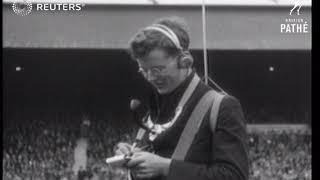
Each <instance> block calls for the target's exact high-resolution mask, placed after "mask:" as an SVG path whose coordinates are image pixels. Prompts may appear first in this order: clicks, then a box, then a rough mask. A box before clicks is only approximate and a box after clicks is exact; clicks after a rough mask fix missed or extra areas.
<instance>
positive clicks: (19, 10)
mask: <svg viewBox="0 0 320 180" xmlns="http://www.w3.org/2000/svg"><path fill="white" fill-rule="evenodd" d="M12 9H13V12H14V13H16V14H17V15H19V16H26V15H28V14H30V13H31V10H32V4H31V3H30V2H29V1H28V0H23V2H14V3H13V4H12Z"/></svg>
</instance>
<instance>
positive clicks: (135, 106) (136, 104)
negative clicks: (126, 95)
mask: <svg viewBox="0 0 320 180" xmlns="http://www.w3.org/2000/svg"><path fill="white" fill-rule="evenodd" d="M140 105H141V101H140V100H138V99H132V100H131V101H130V109H131V111H133V112H134V113H135V112H136V111H137V109H138V107H140Z"/></svg>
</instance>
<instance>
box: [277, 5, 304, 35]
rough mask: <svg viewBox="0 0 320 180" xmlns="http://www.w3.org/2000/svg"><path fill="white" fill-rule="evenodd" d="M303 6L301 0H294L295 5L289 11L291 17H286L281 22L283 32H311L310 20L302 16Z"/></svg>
mask: <svg viewBox="0 0 320 180" xmlns="http://www.w3.org/2000/svg"><path fill="white" fill-rule="evenodd" d="M301 7H302V4H301V0H294V5H293V7H292V8H291V10H290V12H289V15H290V17H288V18H286V19H285V20H284V22H283V23H281V24H280V32H281V33H290V34H302V33H309V23H308V21H307V20H306V19H304V18H302V17H301V16H300V15H301V13H300V9H301Z"/></svg>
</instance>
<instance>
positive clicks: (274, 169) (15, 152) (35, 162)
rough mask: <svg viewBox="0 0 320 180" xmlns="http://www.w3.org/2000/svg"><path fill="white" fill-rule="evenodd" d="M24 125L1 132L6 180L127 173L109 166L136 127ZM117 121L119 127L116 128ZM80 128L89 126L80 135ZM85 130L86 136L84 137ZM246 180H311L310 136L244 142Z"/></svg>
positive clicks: (96, 178) (261, 136)
mask: <svg viewBox="0 0 320 180" xmlns="http://www.w3.org/2000/svg"><path fill="white" fill-rule="evenodd" d="M116 122H118V123H115V121H107V120H91V121H90V123H89V124H85V125H83V123H82V120H79V121H78V122H70V121H60V122H49V121H39V120H33V121H27V122H25V123H20V122H19V123H16V126H14V127H4V129H3V130H4V131H3V148H4V149H3V166H2V168H3V171H2V172H3V175H2V178H3V179H4V180H78V179H79V180H81V179H90V180H102V179H107V180H114V179H118V180H122V179H125V178H126V175H127V172H126V170H125V169H116V168H112V167H108V166H106V164H105V158H106V157H110V156H112V155H113V152H114V149H113V148H114V145H115V144H116V143H117V142H119V141H131V140H132V137H134V135H135V132H136V131H135V130H136V127H133V126H136V125H131V124H129V125H128V123H121V121H116ZM119 122H120V123H119ZM83 126H84V127H87V129H86V130H83ZM82 131H85V132H82ZM81 136H84V138H86V139H88V149H87V156H88V158H87V164H86V167H81V168H80V169H81V170H80V171H79V172H78V174H75V173H74V171H73V164H74V149H75V147H76V142H77V140H78V139H79V138H80V137H81ZM248 143H249V146H250V151H249V157H250V166H251V168H250V180H260V179H261V180H265V179H266V180H267V179H268V180H269V179H277V180H282V179H283V180H311V135H310V134H308V133H293V132H281V133H278V132H266V133H262V132H259V133H258V132H257V133H254V132H253V133H250V134H249V137H248Z"/></svg>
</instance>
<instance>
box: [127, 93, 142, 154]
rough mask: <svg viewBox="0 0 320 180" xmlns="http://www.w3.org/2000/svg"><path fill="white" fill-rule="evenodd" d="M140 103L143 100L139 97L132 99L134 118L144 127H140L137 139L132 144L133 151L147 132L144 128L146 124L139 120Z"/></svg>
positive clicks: (131, 107)
mask: <svg viewBox="0 0 320 180" xmlns="http://www.w3.org/2000/svg"><path fill="white" fill-rule="evenodd" d="M140 105H141V101H140V100H138V99H132V100H131V101H130V109H131V111H132V112H133V120H134V121H135V122H137V123H138V124H139V125H140V126H141V127H143V128H139V130H138V133H137V136H136V139H135V141H134V142H133V144H132V146H131V151H133V150H134V148H135V147H136V145H137V143H138V141H141V140H142V138H143V136H144V134H145V132H146V130H145V129H144V128H145V127H144V125H143V124H142V122H140V121H139V120H138V114H137V110H138V108H139V107H140Z"/></svg>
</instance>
